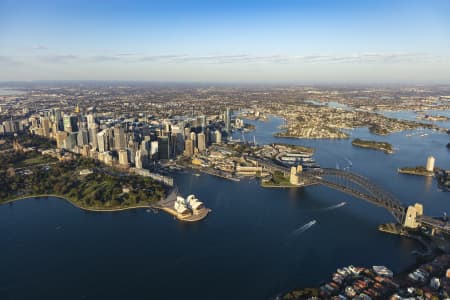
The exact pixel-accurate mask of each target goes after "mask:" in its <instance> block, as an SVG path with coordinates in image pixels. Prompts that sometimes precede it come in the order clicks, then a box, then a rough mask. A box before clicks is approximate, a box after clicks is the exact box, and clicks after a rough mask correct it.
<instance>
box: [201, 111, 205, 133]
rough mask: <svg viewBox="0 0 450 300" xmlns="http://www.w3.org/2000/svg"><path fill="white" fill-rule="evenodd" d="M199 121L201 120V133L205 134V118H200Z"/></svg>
mask: <svg viewBox="0 0 450 300" xmlns="http://www.w3.org/2000/svg"><path fill="white" fill-rule="evenodd" d="M200 119H201V120H202V132H205V130H206V116H204V115H203V116H201V117H200Z"/></svg>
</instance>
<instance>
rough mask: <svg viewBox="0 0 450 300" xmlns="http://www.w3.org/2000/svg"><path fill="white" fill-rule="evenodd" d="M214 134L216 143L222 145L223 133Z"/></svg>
mask: <svg viewBox="0 0 450 300" xmlns="http://www.w3.org/2000/svg"><path fill="white" fill-rule="evenodd" d="M214 134H215V141H216V144H219V145H220V144H222V133H221V132H220V130H216V131H215V132H214Z"/></svg>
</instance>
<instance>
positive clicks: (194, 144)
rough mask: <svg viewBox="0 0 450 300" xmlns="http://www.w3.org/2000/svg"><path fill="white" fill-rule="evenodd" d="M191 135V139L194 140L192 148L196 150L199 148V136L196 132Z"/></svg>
mask: <svg viewBox="0 0 450 300" xmlns="http://www.w3.org/2000/svg"><path fill="white" fill-rule="evenodd" d="M190 135H191V136H190V139H191V140H192V146H193V147H194V148H196V147H197V134H196V133H195V132H191V134H190Z"/></svg>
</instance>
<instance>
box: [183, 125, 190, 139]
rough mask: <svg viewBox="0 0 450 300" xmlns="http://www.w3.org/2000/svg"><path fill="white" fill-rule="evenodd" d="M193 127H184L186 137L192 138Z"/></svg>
mask: <svg viewBox="0 0 450 300" xmlns="http://www.w3.org/2000/svg"><path fill="white" fill-rule="evenodd" d="M190 133H191V127H186V128H184V139H190V138H191V135H190Z"/></svg>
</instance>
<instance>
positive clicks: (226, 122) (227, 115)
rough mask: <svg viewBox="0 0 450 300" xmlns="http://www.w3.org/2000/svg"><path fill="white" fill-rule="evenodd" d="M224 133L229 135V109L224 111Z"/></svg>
mask: <svg viewBox="0 0 450 300" xmlns="http://www.w3.org/2000/svg"><path fill="white" fill-rule="evenodd" d="M224 121H225V131H226V132H227V133H228V134H229V133H230V132H231V110H230V108H229V107H227V109H226V110H225V118H224Z"/></svg>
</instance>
